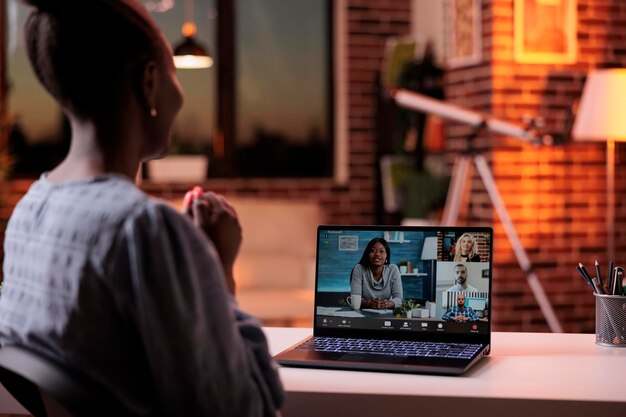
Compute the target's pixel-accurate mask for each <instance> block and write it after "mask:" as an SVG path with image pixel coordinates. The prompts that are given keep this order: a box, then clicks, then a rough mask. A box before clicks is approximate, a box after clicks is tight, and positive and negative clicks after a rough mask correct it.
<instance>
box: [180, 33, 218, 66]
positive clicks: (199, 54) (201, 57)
mask: <svg viewBox="0 0 626 417" xmlns="http://www.w3.org/2000/svg"><path fill="white" fill-rule="evenodd" d="M174 65H175V66H176V68H189V69H199V68H210V67H211V66H212V65H213V58H211V56H210V55H209V54H208V52H207V50H206V48H204V47H203V46H202V45H200V44H199V43H198V42H197V41H196V40H195V39H194V38H193V37H191V36H185V37H184V38H183V40H182V41H181V42H180V43H179V44H178V45H176V46H175V47H174Z"/></svg>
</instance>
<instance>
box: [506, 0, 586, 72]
mask: <svg viewBox="0 0 626 417" xmlns="http://www.w3.org/2000/svg"><path fill="white" fill-rule="evenodd" d="M513 13H514V19H515V21H514V26H515V30H514V38H515V39H514V41H515V42H514V50H515V52H514V55H515V61H516V62H520V63H528V64H573V63H575V62H576V52H577V47H578V46H577V41H576V29H577V13H576V0H515V9H514V11H513Z"/></svg>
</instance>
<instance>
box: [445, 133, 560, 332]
mask: <svg viewBox="0 0 626 417" xmlns="http://www.w3.org/2000/svg"><path fill="white" fill-rule="evenodd" d="M484 126H485V124H484V123H482V124H481V125H480V126H478V127H477V128H476V129H475V130H474V132H472V133H471V135H470V137H469V138H468V139H467V141H468V148H467V150H466V151H465V152H464V153H462V154H460V155H459V156H457V158H456V161H455V163H454V168H453V170H452V179H451V181H450V188H449V190H448V196H447V199H446V205H445V207H444V211H443V218H442V224H443V225H444V226H454V225H455V224H456V222H457V220H458V217H459V209H460V206H461V200H462V199H463V194H464V191H465V190H466V181H469V180H471V178H470V176H471V163H472V162H474V165H475V166H476V169H477V171H478V174H479V175H480V178H481V180H482V182H483V185H484V186H485V189H486V190H487V194H488V195H489V199H490V200H491V203H492V205H493V207H494V208H495V210H496V212H497V213H498V216H499V217H500V221H501V222H502V225H503V226H504V230H505V232H506V235H507V237H508V239H509V243H510V244H511V247H512V248H513V252H514V253H515V257H516V258H517V262H518V263H519V265H520V268H521V269H522V271H523V272H524V274H526V280H527V281H528V285H529V286H530V289H531V290H532V292H533V295H534V297H535V299H536V300H537V304H539V308H540V309H541V312H542V313H543V316H544V317H545V319H546V321H547V323H548V326H549V327H550V331H552V332H553V333H563V328H562V327H561V324H560V323H559V320H558V318H557V316H556V314H555V313H554V309H553V308H552V305H551V304H550V300H549V299H548V297H547V296H546V293H545V291H544V289H543V286H542V285H541V282H540V281H539V278H538V277H537V274H535V272H534V271H533V269H532V265H531V263H530V259H529V258H528V254H527V253H526V250H525V249H524V247H523V246H522V243H521V241H520V239H519V236H518V234H517V231H516V230H515V226H514V225H513V221H512V220H511V217H510V216H509V213H508V211H507V209H506V206H505V204H504V201H502V197H501V196H500V192H499V191H498V187H497V186H496V182H495V180H494V177H493V174H492V173H491V170H490V169H489V165H488V163H487V160H486V159H485V157H484V156H483V155H482V154H480V153H479V152H477V151H476V150H475V149H473V148H472V145H471V144H472V140H473V139H474V137H475V136H476V135H477V134H478V132H479V131H480V129H482V128H483V127H484Z"/></svg>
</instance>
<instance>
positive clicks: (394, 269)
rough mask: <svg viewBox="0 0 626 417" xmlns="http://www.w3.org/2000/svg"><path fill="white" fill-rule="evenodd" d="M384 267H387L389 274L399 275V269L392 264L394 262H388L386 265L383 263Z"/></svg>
mask: <svg viewBox="0 0 626 417" xmlns="http://www.w3.org/2000/svg"><path fill="white" fill-rule="evenodd" d="M385 269H387V270H388V271H389V273H390V274H394V275H395V274H398V275H400V269H398V265H396V264H394V263H389V264H387V265H385Z"/></svg>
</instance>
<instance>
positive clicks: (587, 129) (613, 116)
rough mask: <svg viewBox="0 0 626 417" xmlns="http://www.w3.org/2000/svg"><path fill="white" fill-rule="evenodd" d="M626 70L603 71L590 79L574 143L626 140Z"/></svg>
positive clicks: (591, 74) (574, 131) (586, 87)
mask: <svg viewBox="0 0 626 417" xmlns="http://www.w3.org/2000/svg"><path fill="white" fill-rule="evenodd" d="M624 108H626V69H599V70H595V71H592V72H591V73H590V74H589V76H588V77H587V81H586V82H585V88H584V90H583V94H582V97H581V99H580V105H579V106H578V112H577V115H576V121H575V123H574V129H573V131H572V136H573V138H574V140H591V141H602V142H604V141H606V140H607V139H612V140H616V141H626V117H625V116H624Z"/></svg>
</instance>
